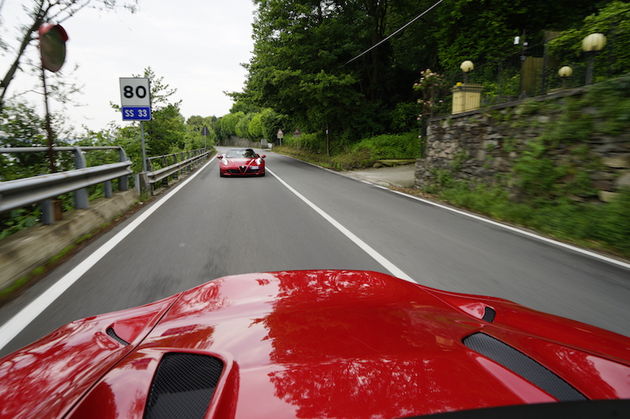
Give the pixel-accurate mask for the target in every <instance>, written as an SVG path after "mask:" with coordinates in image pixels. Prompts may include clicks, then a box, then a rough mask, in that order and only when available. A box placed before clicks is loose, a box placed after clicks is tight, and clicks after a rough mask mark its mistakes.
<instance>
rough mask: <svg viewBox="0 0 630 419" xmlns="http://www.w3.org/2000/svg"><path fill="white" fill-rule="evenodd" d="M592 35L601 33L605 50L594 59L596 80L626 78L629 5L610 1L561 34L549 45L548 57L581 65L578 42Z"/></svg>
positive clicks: (629, 56) (623, 2)
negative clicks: (604, 38)
mask: <svg viewBox="0 0 630 419" xmlns="http://www.w3.org/2000/svg"><path fill="white" fill-rule="evenodd" d="M592 33H603V34H604V35H605V36H606V38H607V42H606V46H605V47H604V49H603V50H602V51H601V52H599V53H598V54H597V57H596V58H595V76H596V80H598V79H599V80H602V79H605V78H610V77H614V76H619V75H622V74H626V73H627V72H628V68H630V49H629V48H628V46H629V45H630V3H628V2H625V1H613V2H611V3H610V4H608V5H606V6H605V7H603V8H602V9H601V10H599V11H598V13H596V14H592V15H590V16H587V17H586V18H585V19H584V21H583V23H582V24H581V25H579V26H576V27H574V28H571V29H568V30H566V31H564V32H561V33H560V35H559V36H558V37H557V38H555V39H553V40H552V41H550V42H549V50H550V53H551V55H552V56H553V57H554V58H555V59H556V60H557V61H558V62H559V63H560V65H567V64H571V63H575V62H583V61H584V59H583V54H584V53H583V52H582V39H583V38H584V37H585V36H587V35H589V34H592Z"/></svg>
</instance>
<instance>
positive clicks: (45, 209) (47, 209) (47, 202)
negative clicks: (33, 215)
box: [40, 199, 55, 225]
mask: <svg viewBox="0 0 630 419" xmlns="http://www.w3.org/2000/svg"><path fill="white" fill-rule="evenodd" d="M40 208H41V209H42V224H44V225H51V224H54V223H55V211H54V209H53V203H52V199H44V200H43V201H42V202H41V203H40Z"/></svg>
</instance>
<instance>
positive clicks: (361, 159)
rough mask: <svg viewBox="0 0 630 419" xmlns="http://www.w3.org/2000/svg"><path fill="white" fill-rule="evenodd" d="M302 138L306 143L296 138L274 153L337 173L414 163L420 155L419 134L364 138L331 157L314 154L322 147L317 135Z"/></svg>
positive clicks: (410, 133)
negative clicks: (396, 162)
mask: <svg viewBox="0 0 630 419" xmlns="http://www.w3.org/2000/svg"><path fill="white" fill-rule="evenodd" d="M302 136H303V137H304V139H303V140H302V139H300V137H292V138H291V139H290V141H288V142H286V143H285V145H284V146H279V147H274V149H273V150H274V151H276V152H278V153H281V154H286V155H288V156H292V157H296V158H299V159H301V160H304V161H308V162H310V163H314V164H317V165H320V166H322V167H326V168H329V169H334V170H352V169H364V168H368V167H372V166H373V165H374V164H375V163H376V162H377V161H379V160H408V159H411V160H413V159H415V158H417V157H418V156H419V155H420V140H419V139H418V135H417V133H415V132H409V133H405V134H384V135H379V136H376V137H369V138H364V139H362V140H361V141H359V142H357V143H355V144H352V145H351V146H349V147H348V148H347V149H346V150H345V151H344V152H341V153H337V154H335V155H333V156H330V157H329V156H327V155H326V154H325V153H321V152H315V151H312V150H319V149H321V147H320V146H321V145H320V144H319V145H318V144H315V141H316V137H315V136H314V134H303V135H302Z"/></svg>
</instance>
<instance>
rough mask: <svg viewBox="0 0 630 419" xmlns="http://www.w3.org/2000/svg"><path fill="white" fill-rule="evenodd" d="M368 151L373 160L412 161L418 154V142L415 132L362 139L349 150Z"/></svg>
mask: <svg viewBox="0 0 630 419" xmlns="http://www.w3.org/2000/svg"><path fill="white" fill-rule="evenodd" d="M359 150H367V151H369V153H370V155H371V156H372V158H374V159H375V160H381V159H413V158H416V157H418V156H419V154H420V140H419V139H418V134H417V133H416V132H407V133H405V134H395V135H393V134H384V135H379V136H376V137H370V138H364V139H362V140H361V141H359V142H358V143H356V144H354V145H352V146H351V148H350V152H351V153H353V152H358V151H359Z"/></svg>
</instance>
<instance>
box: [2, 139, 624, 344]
mask: <svg viewBox="0 0 630 419" xmlns="http://www.w3.org/2000/svg"><path fill="white" fill-rule="evenodd" d="M217 164H218V162H217V161H216V160H215V161H213V162H212V163H210V164H209V165H208V166H207V167H206V168H204V169H203V170H202V171H201V172H200V173H199V174H198V175H197V176H196V177H195V178H194V179H192V180H191V181H190V182H189V183H188V184H187V185H185V186H184V187H182V188H181V190H179V191H178V192H177V193H175V194H174V195H173V196H172V197H171V198H170V199H168V201H165V202H164V203H163V204H162V205H161V206H160V207H159V208H158V209H157V210H156V211H155V212H154V213H153V214H151V215H150V216H149V217H148V218H147V219H146V220H145V221H144V222H142V223H141V224H140V225H139V226H138V227H137V228H136V229H135V230H133V231H132V232H131V233H130V234H129V235H128V236H127V237H126V238H124V239H123V240H122V241H121V242H120V243H119V244H118V245H116V246H115V247H114V248H113V249H112V250H111V251H110V252H109V253H107V254H106V255H105V256H104V257H102V259H100V260H99V261H98V262H97V263H96V264H95V265H94V266H93V267H92V268H91V269H89V270H88V271H87V272H86V273H85V274H84V275H82V276H81V277H80V278H79V279H78V281H77V282H76V283H74V284H73V285H72V286H71V287H70V288H68V290H67V291H66V292H64V293H63V294H62V295H61V296H60V297H59V298H57V299H56V300H54V301H53V302H52V303H51V304H50V305H49V306H47V307H46V308H45V309H44V310H43V312H42V313H41V315H39V316H38V317H37V318H35V320H33V321H32V322H31V323H30V324H28V325H27V326H26V327H25V328H24V329H23V330H22V331H21V332H20V333H19V334H18V335H17V336H16V337H15V339H13V340H12V341H11V342H10V343H9V344H8V345H7V346H5V347H4V348H3V349H2V350H1V351H0V355H4V354H6V353H8V352H11V351H13V350H15V349H17V348H19V347H21V346H23V345H25V344H27V343H29V342H31V341H33V340H34V339H37V338H39V337H41V336H42V335H44V334H46V333H49V332H50V331H51V330H53V329H54V328H56V327H58V326H59V325H61V324H64V323H67V322H69V321H72V320H74V319H77V318H81V317H86V316H89V315H93V314H98V313H102V312H107V311H113V310H119V309H123V308H126V307H131V306H135V305H140V304H144V303H147V302H150V301H153V300H156V299H159V298H162V297H165V296H168V295H170V294H173V293H176V292H178V291H182V290H184V289H187V288H190V287H193V286H195V285H198V284H200V283H203V282H205V281H207V280H210V279H212V278H216V277H218V276H222V275H228V274H238V273H245V272H255V271H276V270H287V269H313V268H338V269H367V270H376V271H381V272H388V273H389V272H390V271H391V269H390V270H388V269H387V268H386V267H385V266H384V265H383V264H382V260H379V259H378V258H376V259H375V258H374V257H373V255H370V254H368V253H367V252H366V250H365V248H364V247H362V246H359V245H357V243H356V241H352V240H351V239H350V238H349V237H351V236H355V237H356V238H358V239H359V241H361V242H363V243H364V244H365V245H367V246H368V247H369V248H371V249H373V250H374V251H375V252H376V253H377V254H378V255H380V256H381V257H382V258H383V259H385V260H386V261H388V262H390V263H391V264H392V265H393V266H394V267H396V268H398V269H399V270H400V271H402V272H404V273H406V274H407V275H409V277H411V278H412V279H413V280H415V281H417V282H419V283H422V284H424V285H428V286H432V287H436V288H441V289H446V290H451V291H457V292H466V293H475V294H486V295H494V296H497V297H503V298H508V299H511V300H514V301H516V302H519V303H521V304H524V305H527V306H530V307H532V308H535V309H538V310H542V311H547V312H551V313H554V314H558V315H561V316H565V317H569V318H572V319H575V320H579V321H583V322H586V323H590V324H593V325H596V326H599V327H603V328H606V329H609V330H612V331H615V332H617V333H621V334H625V335H627V336H630V304H629V303H628V302H630V271H628V270H625V269H623V268H621V267H617V266H614V265H611V264H608V263H606V262H603V261H598V260H595V259H592V258H589V257H585V256H582V255H579V254H575V253H572V252H569V251H567V250H564V249H561V248H557V247H554V246H551V245H549V244H546V243H543V242H540V241H537V240H535V239H532V238H527V237H523V236H520V235H516V234H514V233H512V232H509V231H506V230H504V229H501V228H499V227H497V226H493V225H490V224H487V223H483V222H481V221H477V220H474V219H470V218H467V217H464V216H462V215H459V214H455V213H451V212H448V211H445V210H443V209H440V208H437V207H434V206H431V205H427V204H423V203H422V202H419V201H417V200H413V199H411V198H407V197H404V196H401V195H398V194H394V193H392V192H389V191H387V190H383V189H381V188H377V187H374V186H370V185H367V184H364V183H361V182H358V181H355V180H353V179H349V178H346V177H343V176H339V175H337V174H334V173H330V172H328V171H325V170H322V169H319V168H317V167H314V166H311V165H308V164H306V163H303V162H300V161H298V160H295V159H291V158H289V157H285V156H280V155H278V154H275V153H268V152H267V167H268V168H269V169H271V171H272V172H273V174H274V175H276V176H274V175H271V174H270V173H268V174H267V176H266V177H263V178H244V179H241V178H219V175H218V168H217ZM287 185H288V186H290V188H288V187H287ZM291 189H293V191H292V190H291ZM294 192H297V193H298V194H299V195H301V196H302V198H304V199H305V200H307V201H309V202H310V203H311V204H313V206H314V207H316V208H317V209H318V210H319V212H318V211H316V210H315V209H314V208H313V206H309V205H307V203H306V202H305V200H304V199H301V198H300V197H298V196H297V195H296V194H295V193H294ZM152 205H155V203H153V204H152ZM149 207H150V206H149ZM146 210H147V208H145V209H143V211H146ZM143 211H141V212H139V213H137V214H135V215H134V216H133V217H131V218H130V219H129V220H126V221H125V222H123V223H121V224H120V225H118V226H117V227H116V228H114V229H113V230H112V231H110V232H108V233H107V234H105V235H103V236H102V237H100V238H99V239H98V240H95V241H94V242H93V243H91V244H90V245H89V246H87V247H86V248H85V249H83V250H81V251H80V252H78V253H77V254H76V255H75V256H74V257H72V258H71V259H70V260H68V261H67V262H66V263H64V264H63V265H61V266H60V267H58V268H57V269H56V270H54V271H53V272H51V273H50V274H49V275H48V276H47V277H46V278H44V279H43V280H41V281H40V282H38V283H37V284H35V285H34V286H33V287H31V288H29V289H28V290H27V291H26V292H25V293H23V294H22V295H21V296H19V297H18V298H17V299H16V300H14V301H12V302H11V303H9V304H6V305H5V306H3V307H2V308H0V324H4V323H5V322H7V321H8V320H9V319H11V318H13V316H14V315H15V314H16V313H18V312H19V311H20V309H21V308H22V307H24V306H26V305H27V304H28V303H29V302H30V301H33V300H34V299H35V298H36V297H37V296H38V295H41V294H42V293H43V292H45V290H46V289H47V288H49V287H50V286H51V285H52V284H54V283H55V282H56V281H58V280H59V279H60V278H63V277H64V275H66V274H67V273H68V272H70V271H71V270H72V269H73V268H74V267H76V266H77V265H78V264H79V263H80V262H81V261H82V260H84V259H85V258H86V257H87V256H89V255H90V254H91V253H93V252H94V251H95V250H96V249H97V248H99V247H100V246H101V245H102V244H104V243H106V242H107V241H108V240H109V239H110V238H111V237H113V236H114V235H115V234H117V233H118V232H120V231H121V230H122V229H124V228H125V226H127V225H129V223H132V222H133V221H134V219H136V218H137V217H139V216H141V214H142V213H143ZM322 213H324V214H326V215H327V216H328V217H329V218H331V219H332V220H333V221H334V222H335V223H336V225H333V224H334V223H331V221H330V220H329V219H326V218H324V217H323V216H322ZM339 226H341V227H343V229H345V230H346V231H347V232H350V233H351V235H350V236H349V235H348V234H345V233H344V232H343V231H340V228H339ZM343 229H342V230H343Z"/></svg>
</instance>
